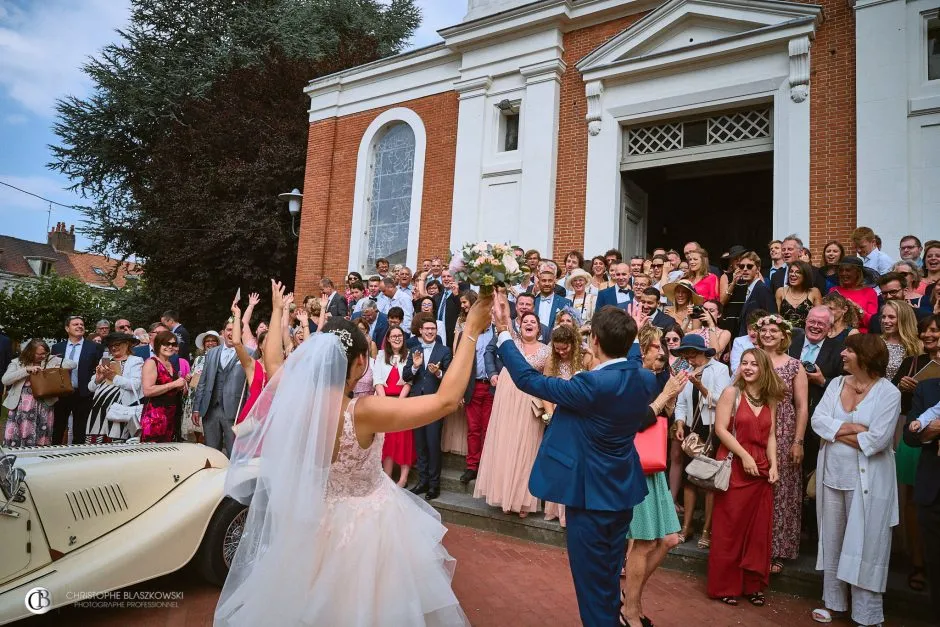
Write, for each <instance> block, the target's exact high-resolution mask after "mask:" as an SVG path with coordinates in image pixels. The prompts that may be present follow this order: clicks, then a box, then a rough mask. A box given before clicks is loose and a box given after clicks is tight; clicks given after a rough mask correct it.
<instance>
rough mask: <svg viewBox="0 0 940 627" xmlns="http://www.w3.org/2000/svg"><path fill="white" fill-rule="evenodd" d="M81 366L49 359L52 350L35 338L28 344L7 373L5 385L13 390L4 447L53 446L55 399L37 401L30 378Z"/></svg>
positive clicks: (9, 394)
mask: <svg viewBox="0 0 940 627" xmlns="http://www.w3.org/2000/svg"><path fill="white" fill-rule="evenodd" d="M77 366H78V362H75V361H72V360H70V359H63V358H61V357H58V356H56V355H52V356H51V357H50V356H49V346H48V345H47V344H46V343H45V342H44V341H43V340H41V339H39V338H34V339H32V340H30V341H29V342H27V343H26V345H25V346H24V347H23V351H22V352H21V353H20V356H19V357H17V358H16V359H14V360H13V361H11V362H10V365H9V366H7V371H6V372H5V373H3V377H2V379H0V380H2V382H3V385H5V386H8V387H9V391H8V392H7V397H6V400H4V401H3V406H4V407H6V408H7V409H8V410H10V411H9V415H8V417H7V422H6V428H5V429H4V430H3V445H4V446H9V447H21V446H49V445H50V444H52V423H53V421H54V419H55V417H54V414H53V412H52V406H53V405H55V402H56V401H57V400H59V399H58V398H55V397H49V398H44V399H37V398H35V397H34V396H33V389H32V386H30V383H29V375H31V374H32V373H34V372H36V371H37V370H40V369H41V368H65V369H66V370H72V369H73V368H75V367H77Z"/></svg>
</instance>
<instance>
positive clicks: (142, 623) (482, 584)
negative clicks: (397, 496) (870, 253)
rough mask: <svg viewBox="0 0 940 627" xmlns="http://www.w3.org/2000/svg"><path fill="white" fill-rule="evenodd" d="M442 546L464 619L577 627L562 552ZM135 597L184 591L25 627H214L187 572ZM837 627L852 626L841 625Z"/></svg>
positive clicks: (453, 529) (666, 598)
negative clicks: (168, 603) (163, 603)
mask: <svg viewBox="0 0 940 627" xmlns="http://www.w3.org/2000/svg"><path fill="white" fill-rule="evenodd" d="M449 528H450V532H449V533H448V534H447V536H446V538H445V545H446V546H447V549H448V550H449V551H450V552H451V554H452V555H453V556H454V557H455V558H457V574H456V576H455V578H454V589H455V590H456V592H457V596H458V597H459V598H460V602H461V604H462V606H463V608H464V611H465V612H466V613H467V615H468V616H469V617H470V620H471V622H472V623H473V625H475V626H477V627H486V626H491V627H492V626H503V625H511V626H512V627H529V626H533V627H534V626H539V627H542V626H544V625H552V626H553V627H555V626H558V627H564V626H568V625H571V626H575V625H579V624H580V622H579V621H578V618H577V617H578V608H577V603H576V602H575V596H574V587H573V585H572V583H571V576H570V574H569V572H568V558H567V554H566V552H565V551H564V550H562V549H558V548H555V547H550V546H545V545H540V544H533V543H529V542H524V541H521V540H515V539H512V538H506V537H504V536H500V535H496V534H493V533H487V532H483V531H477V530H475V529H470V528H467V527H459V526H456V525H449ZM131 590H150V591H156V590H159V591H182V592H183V597H184V598H183V600H182V601H181V602H180V603H179V607H176V608H162V609H120V610H116V609H83V608H76V607H72V608H67V609H64V610H62V611H58V612H50V613H49V614H47V615H45V616H42V617H36V618H31V619H28V620H27V621H24V625H26V626H27V627H40V626H48V627H53V626H54V625H55V626H58V625H70V626H71V625H75V626H83V625H94V626H97V627H112V626H113V627H124V626H126V625H134V626H135V627H158V626H159V627H182V626H186V627H202V626H205V625H211V624H212V613H213V611H214V609H215V604H216V601H217V600H218V596H219V591H218V589H217V588H213V587H211V586H208V585H206V584H205V583H203V582H201V581H200V580H199V579H198V577H197V576H195V575H194V574H191V573H189V572H186V571H183V572H180V573H175V574H173V575H169V576H167V577H163V578H161V579H158V580H155V581H151V582H148V583H147V584H143V585H141V586H138V587H136V588H132V589H131ZM644 597H645V603H644V607H645V609H646V612H647V614H648V615H649V616H650V618H651V619H652V620H653V621H654V622H655V623H656V625H657V627H688V626H689V625H695V626H696V627H701V626H731V625H745V626H748V627H750V626H752V625H786V626H787V627H799V626H802V625H816V623H814V622H813V621H812V620H811V619H810V618H809V614H810V611H811V610H812V608H813V607H815V604H814V602H813V601H812V600H810V599H802V598H797V597H791V596H787V595H780V594H771V595H770V596H769V598H768V605H767V606H766V607H764V608H755V607H751V606H750V605H748V604H747V603H744V604H743V605H741V606H738V607H737V608H730V607H726V606H724V605H721V604H720V603H718V602H716V601H711V600H709V599H707V598H706V597H705V581H704V579H702V578H701V577H697V576H694V575H688V574H685V573H679V572H675V571H667V570H660V571H659V572H657V573H656V574H655V575H654V576H653V579H652V580H651V582H650V584H649V587H648V588H647V590H646V593H645V595H644ZM833 624H834V625H837V626H838V625H845V626H848V625H851V623H849V622H836V623H833ZM887 625H889V626H890V627H901V626H904V627H926V626H927V623H921V622H916V621H907V620H891V618H890V617H889V620H888V623H887Z"/></svg>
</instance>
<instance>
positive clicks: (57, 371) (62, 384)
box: [29, 357, 75, 399]
mask: <svg viewBox="0 0 940 627" xmlns="http://www.w3.org/2000/svg"><path fill="white" fill-rule="evenodd" d="M48 365H49V358H48V357H47V358H46V361H45V363H44V364H43V366H42V368H41V369H40V370H37V371H36V372H33V373H31V374H30V375H29V387H30V388H32V390H33V396H34V397H35V398H38V399H44V398H55V397H59V396H66V395H68V394H71V393H73V392H74V391H75V390H74V389H73V388H72V373H71V372H69V371H68V370H66V369H65V368H47V366H48Z"/></svg>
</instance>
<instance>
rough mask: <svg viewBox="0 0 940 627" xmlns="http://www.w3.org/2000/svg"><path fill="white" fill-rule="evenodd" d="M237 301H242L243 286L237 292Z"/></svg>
mask: <svg viewBox="0 0 940 627" xmlns="http://www.w3.org/2000/svg"><path fill="white" fill-rule="evenodd" d="M235 302H236V303H240V302H242V288H238V290H237V291H236V292H235Z"/></svg>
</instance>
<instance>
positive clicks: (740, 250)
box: [721, 244, 750, 259]
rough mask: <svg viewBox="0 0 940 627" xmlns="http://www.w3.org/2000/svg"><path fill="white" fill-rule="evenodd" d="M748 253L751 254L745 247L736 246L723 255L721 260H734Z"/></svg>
mask: <svg viewBox="0 0 940 627" xmlns="http://www.w3.org/2000/svg"><path fill="white" fill-rule="evenodd" d="M746 252H750V250H749V249H747V248H745V247H744V246H741V245H740V244H735V245H734V246H732V247H731V248H730V249H729V250H728V252H726V253H725V254H723V255H722V256H721V258H722V259H734V258H735V257H740V256H741V255H743V254H744V253H746Z"/></svg>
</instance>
